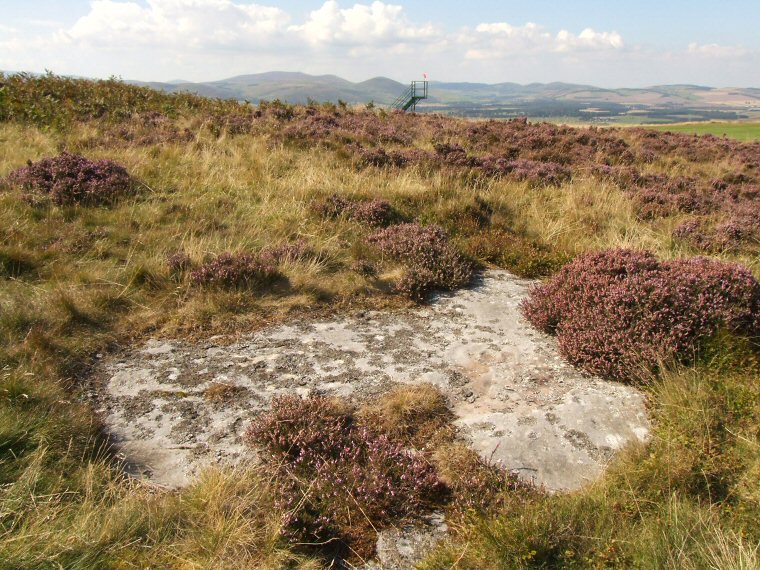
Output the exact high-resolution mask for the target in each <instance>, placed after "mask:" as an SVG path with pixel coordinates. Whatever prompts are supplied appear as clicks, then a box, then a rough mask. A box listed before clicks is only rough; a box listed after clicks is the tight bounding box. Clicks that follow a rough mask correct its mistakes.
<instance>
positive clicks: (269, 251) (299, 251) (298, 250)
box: [259, 240, 317, 266]
mask: <svg viewBox="0 0 760 570" xmlns="http://www.w3.org/2000/svg"><path fill="white" fill-rule="evenodd" d="M316 255H317V253H316V252H315V251H314V249H313V248H312V247H311V246H310V245H309V244H307V243H306V242H305V241H303V240H299V241H296V242H293V243H288V242H282V243H278V244H274V245H268V246H266V247H264V248H263V249H262V250H261V251H260V252H259V261H261V263H263V264H264V265H268V266H275V265H279V264H281V263H286V262H292V261H300V260H304V259H309V258H314V257H316Z"/></svg>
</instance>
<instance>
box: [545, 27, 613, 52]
mask: <svg viewBox="0 0 760 570" xmlns="http://www.w3.org/2000/svg"><path fill="white" fill-rule="evenodd" d="M554 41H555V49H556V50H557V51H573V50H583V49H589V50H607V49H614V50H618V49H622V48H623V47H624V43H623V36H621V35H620V34H618V33H617V32H595V31H594V30H593V29H591V28H586V29H585V30H583V31H582V32H581V33H580V34H578V35H577V36H576V35H575V34H572V33H570V32H568V31H567V30H561V31H560V32H559V33H558V34H557V37H556V38H555V40H554Z"/></svg>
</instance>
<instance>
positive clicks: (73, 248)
mask: <svg viewBox="0 0 760 570" xmlns="http://www.w3.org/2000/svg"><path fill="white" fill-rule="evenodd" d="M39 81H43V82H48V83H46V84H45V86H46V89H47V88H48V87H50V86H51V85H52V87H50V88H51V89H53V88H56V87H55V86H56V84H55V80H54V78H53V79H51V78H42V79H40V80H39ZM77 86H79V87H77ZM26 87H28V85H27V86H26ZM78 88H82V89H83V90H82V91H81V94H82V97H81V98H82V99H83V103H82V105H74V106H73V107H72V106H71V105H73V103H72V104H71V105H69V104H67V105H61V106H57V105H55V104H50V101H49V100H44V101H41V100H40V101H38V98H39V97H41V93H43V92H45V90H43V89H37V88H30V89H27V90H26V91H23V97H21V96H19V98H18V100H14V102H13V105H12V106H10V107H8V108H11V109H13V110H14V113H15V115H13V116H10V117H2V119H3V121H2V122H0V178H2V177H4V176H5V175H7V174H8V173H9V172H10V171H11V170H13V169H15V168H18V167H20V166H23V165H24V164H25V163H26V161H27V160H38V159H40V158H42V157H46V156H54V155H56V154H57V153H58V152H59V151H61V150H64V149H65V150H67V151H69V152H79V153H83V154H85V155H86V156H88V157H89V158H93V159H95V158H108V159H111V160H114V161H116V162H118V163H119V164H122V165H124V166H125V167H126V169H127V170H128V171H129V173H130V174H132V175H133V176H134V177H135V178H136V179H137V180H139V181H140V190H139V192H138V193H137V194H136V195H134V196H130V197H128V198H125V199H122V200H120V201H118V202H117V203H115V204H114V205H113V206H110V207H82V206H61V207H57V206H52V207H47V208H39V207H34V206H31V205H29V204H26V203H24V202H23V201H22V200H20V199H19V196H18V193H17V191H16V190H15V189H10V188H3V187H2V186H0V568H53V567H64V568H93V567H98V568H138V567H139V568H146V567H160V568H207V567H217V568H231V567H263V568H278V567H304V568H315V567H319V566H320V565H322V564H323V559H321V558H320V557H319V556H318V555H315V554H314V553H313V552H312V553H309V554H304V553H302V552H298V551H296V550H294V549H293V547H292V546H290V545H288V544H287V543H286V542H285V541H284V540H283V539H282V537H281V536H280V531H281V528H280V526H281V524H282V515H283V514H284V513H282V512H279V511H278V509H277V508H276V507H275V506H274V503H273V499H272V497H273V493H272V492H271V489H272V484H273V482H272V481H271V480H269V479H268V477H267V476H266V474H264V473H262V472H261V471H259V470H257V469H256V468H254V467H245V466H241V467H240V468H239V469H238V470H222V471H217V470H211V471H209V472H207V473H205V474H204V475H203V476H202V477H201V478H200V479H199V480H198V481H197V482H196V483H194V484H193V485H192V486H191V487H189V488H187V489H184V490H182V491H177V492H168V491H166V490H163V489H159V488H155V487H152V486H150V485H147V484H143V483H138V482H135V481H133V480H129V479H126V478H125V477H124V476H122V475H121V474H120V472H119V469H118V459H117V458H115V457H112V455H111V451H110V450H109V447H108V442H107V441H106V439H105V437H104V436H103V434H102V433H101V426H100V425H99V424H98V421H97V418H96V416H95V415H94V414H93V413H92V410H91V409H90V407H89V405H87V404H86V403H85V402H86V398H85V397H84V396H85V394H86V392H87V390H88V389H89V385H88V382H89V380H88V378H89V376H88V373H89V371H90V369H91V367H92V365H93V363H94V362H95V361H96V358H95V355H96V354H99V353H106V352H108V351H109V350H111V349H113V348H114V347H118V346H120V345H128V344H130V343H133V342H139V341H141V340H143V339H145V338H147V337H152V336H159V337H160V336H169V337H184V338H190V339H192V338H204V337H208V336H210V335H214V334H226V335H228V336H235V335H239V334H242V333H244V332H247V331H252V330H256V329H258V328H260V327H262V326H265V325H267V324H270V323H273V322H277V321H282V320H285V319H292V318H298V317H302V316H304V315H317V314H319V315H325V314H329V313H333V312H339V311H342V310H345V309H347V308H361V307H372V308H392V309H404V308H407V307H409V306H410V303H409V302H408V301H406V300H403V299H400V298H399V297H397V296H395V295H392V294H391V293H390V291H391V290H392V285H393V279H394V276H396V275H397V274H398V273H399V269H400V268H399V266H398V265H395V264H394V263H392V262H389V261H388V260H385V259H380V258H377V257H376V256H375V254H373V252H372V250H371V249H370V248H369V247H368V246H366V244H365V243H364V241H363V238H364V236H366V235H368V234H369V232H370V231H371V228H367V227H366V226H363V225H362V224H361V223H360V222H357V221H355V220H352V219H350V218H349V217H346V216H341V217H336V218H330V219H326V218H324V217H321V216H319V215H316V214H315V213H314V211H313V208H312V205H313V204H314V203H315V202H320V201H324V200H325V199H326V198H328V197H330V196H332V195H333V194H336V193H338V194H339V195H341V196H345V197H349V198H351V199H353V200H369V199H375V198H378V199H384V200H387V201H388V202H390V203H391V205H392V206H393V208H394V209H395V210H396V211H397V212H398V215H399V216H400V218H401V219H408V220H417V221H418V222H419V223H422V224H438V225H440V226H442V227H444V228H445V229H446V230H447V231H448V233H449V234H450V237H451V241H452V243H453V244H454V245H455V246H456V247H457V248H458V249H459V250H460V251H462V252H464V253H465V254H467V255H469V256H470V258H472V259H473V261H475V262H479V263H480V264H481V265H483V266H492V267H504V268H508V269H511V270H514V271H518V272H519V273H521V274H523V275H528V276H542V275H547V274H550V273H552V272H553V271H555V270H556V269H557V268H558V267H559V266H560V265H561V263H563V262H564V261H565V260H568V259H570V258H572V257H573V256H574V255H576V254H578V253H581V252H585V251H589V250H596V249H600V248H606V247H618V246H625V247H633V248H640V249H649V250H651V251H653V252H655V253H656V254H657V255H659V256H660V257H662V258H666V259H670V258H676V257H681V256H684V255H690V254H692V253H694V252H693V251H692V250H690V249H689V248H688V247H687V246H685V245H683V244H681V243H680V242H678V241H676V240H674V239H673V238H672V230H673V228H674V227H675V226H676V225H677V224H678V223H679V221H680V220H681V219H682V218H683V217H684V216H683V215H677V216H674V217H667V218H657V219H655V220H651V221H645V220H641V219H640V218H638V217H637V215H636V209H635V204H634V203H633V201H632V200H631V198H630V196H629V195H628V194H626V193H625V192H623V191H622V190H621V189H620V188H619V187H618V186H617V185H616V184H614V183H611V182H605V181H601V180H599V179H597V178H594V177H593V176H592V175H591V174H588V173H584V172H578V173H576V175H575V176H574V177H573V179H572V180H571V181H569V182H566V183H563V184H561V185H560V186H538V187H533V188H531V187H529V186H528V185H527V184H526V183H521V182H515V181H512V180H509V179H506V178H475V179H473V178H471V177H468V176H467V175H465V174H461V173H458V172H456V171H451V170H447V169H445V168H428V167H426V166H424V165H414V166H410V167H408V168H404V169H378V168H357V166H356V164H355V162H354V161H352V159H351V157H350V155H348V154H347V151H345V149H343V148H334V147H332V146H331V145H330V144H327V143H326V144H306V145H303V144H289V143H287V142H283V141H282V139H281V138H280V137H279V132H278V131H277V129H276V128H274V127H273V128H271V129H270V130H264V131H261V132H253V133H243V134H239V135H237V136H232V134H230V133H229V132H227V131H226V130H225V129H224V128H222V127H219V124H221V123H219V118H220V117H221V116H226V115H229V114H236V113H241V112H242V111H241V110H240V109H239V108H238V106H236V105H234V104H226V103H225V104H221V103H219V102H210V101H208V100H203V99H200V98H173V97H172V96H169V95H165V94H153V93H152V92H151V93H146V92H143V91H141V90H139V89H137V88H131V87H127V86H122V87H120V86H119V84H118V83H117V84H113V83H109V82H105V84H104V85H101V86H100V87H98V85H97V84H95V85H94V86H93V85H92V84H90V83H87V82H85V83H81V84H80V83H78V82H77V81H75V80H71V81H69V82H67V83H66V86H65V89H66V90H70V89H73V90H75V91H76V89H78ZM99 89H101V90H103V89H105V90H106V91H105V96H104V97H102V98H101V99H103V100H105V101H107V102H108V103H107V106H110V107H108V109H107V110H108V112H107V113H106V115H104V116H100V117H99V116H97V113H96V112H99V111H98V109H97V108H94V107H92V106H91V105H89V104H88V103H87V100H85V99H87V98H88V97H89V98H90V99H92V98H93V95H92V93H93V92H94V93H95V94H97V93H98V90H99ZM49 90H50V89H48V91H49ZM53 92H55V89H53ZM67 92H68V91H67ZM8 93H9V91H8V90H6V91H5V92H4V95H3V96H8V95H7V94H8ZM24 98H26V99H24ZM53 99H55V97H53ZM74 99H75V98H73V99H71V100H74ZM67 100H68V99H67ZM267 109H270V110H272V109H274V111H276V112H280V111H282V109H281V108H280V107H279V106H277V105H271V106H270V107H266V106H265V107H264V110H265V111H266V110H267ZM149 110H157V111H161V112H163V113H165V114H166V116H167V117H169V119H170V120H171V121H172V124H176V125H178V126H179V127H183V128H184V126H189V127H192V136H191V138H189V139H187V140H175V139H171V140H162V141H153V142H151V141H147V142H145V143H144V144H133V143H124V142H123V141H121V142H119V140H118V139H114V138H113V137H112V136H111V134H110V133H112V129H113V128H114V125H116V126H118V125H122V124H123V125H128V126H130V128H131V126H132V125H133V123H132V121H134V120H135V119H133V117H135V116H139V113H143V112H146V111H149ZM32 111H33V112H32ZM248 111H249V110H246V111H245V112H248ZM250 112H253V110H252V109H251V110H250ZM282 112H286V111H282ZM325 112H330V109H329V108H325ZM93 113H95V116H93ZM471 124H474V122H472V121H467V122H462V123H457V125H460V126H466V125H471ZM142 128H143V127H140V129H142ZM140 132H142V131H140ZM147 132H148V134H150V132H151V131H147ZM162 132H163V131H162ZM415 132H416V133H417V135H416V136H417V139H416V140H414V142H413V144H414V146H415V147H418V148H421V149H428V150H430V149H431V142H430V133H428V132H426V131H425V130H424V129H421V130H420V131H415ZM106 135H108V136H106ZM162 136H163V135H162ZM456 136H457V135H456V134H454V135H452V138H453V139H454V138H456ZM643 168H645V169H647V170H651V171H660V172H668V173H674V174H683V173H691V174H695V175H699V176H701V177H704V178H706V179H711V178H714V177H717V176H720V175H722V174H724V173H725V172H728V171H731V169H732V168H733V166H732V163H730V160H729V159H722V160H719V161H714V162H710V163H692V162H688V161H686V160H684V159H683V158H680V157H671V156H663V157H659V158H658V160H657V161H656V162H655V163H652V164H648V165H646V166H645V167H643ZM301 241H303V242H305V244H306V245H307V246H308V247H310V248H311V249H313V250H314V251H315V252H317V255H315V256H313V257H309V258H304V259H293V260H285V261H283V262H282V263H281V264H280V265H279V267H278V271H279V272H280V273H282V274H283V276H284V279H281V280H276V281H274V282H271V283H264V284H256V285H252V286H251V287H249V288H242V289H229V288H224V287H201V286H197V285H194V284H193V283H192V282H191V280H190V279H189V274H188V271H186V270H184V269H180V270H178V269H176V268H174V269H172V268H171V267H170V265H169V264H168V263H167V259H168V258H169V257H170V256H171V255H173V254H175V253H176V252H177V251H184V252H185V253H186V255H187V256H188V258H189V262H190V264H191V266H192V267H198V266H199V265H200V264H202V263H203V262H204V261H207V260H208V259H210V258H213V257H214V256H215V255H217V254H219V253H221V252H225V251H229V252H244V251H246V252H258V251H260V250H261V249H262V248H264V247H266V246H269V245H273V244H279V243H283V242H291V243H295V242H301ZM719 255H720V257H721V258H724V259H730V260H735V261H738V262H741V263H743V264H745V265H747V266H748V267H750V268H751V269H752V270H753V271H754V273H755V275H756V276H758V275H760V257H758V255H757V252H756V251H755V250H752V249H748V250H740V251H736V252H732V253H728V252H723V253H720V254H719ZM373 256H374V257H373ZM362 264H367V266H370V265H371V266H372V268H373V270H372V271H369V270H367V271H365V270H363V269H362V270H361V271H360V270H357V267H359V268H361V267H364V265H362ZM375 269H377V271H375ZM718 353H720V354H722V355H723V356H722V357H721V358H718V357H717V356H716V357H715V358H714V362H712V364H710V363H706V364H700V365H698V366H696V367H694V368H690V369H684V370H679V371H674V372H672V373H669V374H667V375H665V376H664V377H663V378H661V379H660V380H659V381H658V383H657V384H656V385H653V386H652V387H651V390H650V400H651V402H652V409H653V414H654V421H655V438H654V440H653V442H652V443H651V444H650V445H649V446H643V447H636V448H633V449H630V450H628V451H627V452H626V453H624V454H623V455H622V456H621V458H620V459H619V460H618V461H617V462H616V463H615V464H613V465H612V466H611V469H610V472H609V474H608V476H607V477H605V478H604V479H603V480H601V481H600V482H599V483H598V484H596V485H594V486H593V487H591V488H589V489H587V490H584V491H583V492H579V493H573V494H568V495H555V496H552V495H545V494H543V493H538V492H533V493H531V492H525V493H506V494H504V496H503V497H502V498H501V499H499V500H495V499H494V500H493V501H492V500H491V498H493V497H491V492H490V491H489V501H488V503H489V505H490V506H488V505H485V506H484V505H483V504H481V502H479V501H477V500H476V499H477V497H469V498H467V497H466V493H464V491H463V492H462V495H463V497H464V498H463V499H462V501H463V502H462V505H464V506H462V508H460V509H458V510H457V509H454V510H455V511H456V512H455V513H453V514H452V517H453V518H452V521H454V520H456V521H457V522H456V524H453V522H452V528H453V530H454V532H453V538H452V541H451V542H450V543H447V544H445V545H443V546H442V547H441V548H440V549H439V550H438V551H437V552H435V553H433V554H432V555H431V558H430V560H428V561H427V562H426V563H425V564H426V565H427V567H430V568H443V567H445V568H449V567H451V566H452V564H455V563H456V564H455V565H458V567H463V568H464V567H472V568H480V567H489V566H490V567H539V566H540V565H541V564H544V565H545V567H546V566H549V567H551V566H554V567H557V566H562V565H564V566H570V567H573V566H574V567H604V566H605V565H607V566H612V567H614V566H616V565H617V566H626V565H627V566H634V567H635V566H636V565H638V567H642V568H655V567H668V566H670V567H674V568H675V567H683V568H689V567H694V568H703V567H715V568H731V567H736V568H740V567H742V568H752V567H756V566H757V558H758V553H757V548H756V545H757V544H758V539H760V536H758V535H759V534H760V533H759V532H758V528H757V525H756V522H754V521H756V520H757V517H758V516H760V490H759V489H758V485H757V481H758V480H760V461H759V460H758V454H759V453H760V452H759V451H758V449H760V447H759V446H760V443H759V440H758V437H759V436H758V434H759V433H760V431H759V427H758V426H760V417H759V416H758V414H759V412H758V409H757V402H758V400H759V398H760V395H758V392H757V389H758V386H759V385H760V383H759V382H758V381H757V380H758V375H757V369H756V368H753V367H752V366H751V365H750V364H747V363H746V362H745V361H747V360H751V359H748V358H745V357H744V356H742V355H743V354H744V352H742V351H739V350H733V351H730V350H724V351H723V352H720V351H718ZM716 354H717V353H716ZM719 360H720V362H718V361H719ZM740 363H744V364H741V365H740ZM206 397H207V398H209V399H210V400H214V401H224V400H225V399H226V398H229V397H234V394H233V393H231V392H230V389H229V387H227V386H226V385H221V384H220V385H218V386H215V387H214V388H213V389H212V390H210V391H209V393H207V394H206ZM364 413H365V414H368V415H369V416H371V417H374V418H376V419H377V421H378V422H379V423H382V424H383V425H385V426H386V429H387V430H388V431H389V432H392V433H395V434H397V435H398V436H400V437H402V438H406V439H407V441H409V442H410V443H411V444H414V445H419V446H422V445H428V444H429V445H431V446H432V447H436V446H438V445H439V443H440V440H446V438H447V437H448V436H449V435H450V434H448V433H447V432H446V429H445V426H446V425H447V422H448V419H449V416H448V413H447V411H446V410H445V406H444V405H443V403H442V402H441V401H440V400H439V399H438V398H437V397H436V396H435V394H433V393H425V392H421V393H407V392H404V391H403V390H399V391H398V392H396V393H394V394H392V395H391V397H389V399H387V400H385V401H383V402H378V403H377V406H375V407H373V408H370V409H367V410H365V411H364ZM420 418H424V419H425V421H424V422H422V423H419V422H417V421H413V420H418V419H420ZM442 433H443V435H441V434H442ZM460 455H463V453H462V452H461V450H459V451H457V457H459V456H460ZM464 455H466V453H465V454H464ZM441 456H444V457H446V454H443V455H442V454H440V453H439V454H438V455H437V457H439V459H440V457H441ZM449 456H450V457H453V456H454V453H453V451H452V453H451V454H449ZM465 459H466V458H465ZM465 459H463V460H462V464H463V465H464V464H466V463H467V462H466V460H465ZM440 461H442V462H443V463H446V462H447V461H450V462H451V463H455V462H453V461H451V460H447V459H443V460H440ZM444 471H445V470H444ZM462 471H463V470H462ZM459 475H461V473H449V478H450V481H452V485H454V486H456V485H457V483H456V481H458V480H459V479H458V478H457V477H458V476H459ZM473 477H474V479H473V480H476V481H479V482H483V481H485V482H489V481H497V480H496V479H493V478H492V474H490V473H477V474H475V475H473ZM468 481H469V479H468ZM462 486H463V487H466V485H464V484H462ZM492 486H498V484H497V483H495V482H494V483H493V485H492ZM486 507H488V508H486ZM456 513H459V514H456ZM454 514H456V516H454ZM460 515H461V516H460ZM742 565H743V566H742Z"/></svg>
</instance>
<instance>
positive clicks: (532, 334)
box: [100, 271, 648, 490]
mask: <svg viewBox="0 0 760 570" xmlns="http://www.w3.org/2000/svg"><path fill="white" fill-rule="evenodd" d="M530 285H531V282H530V281H526V280H522V279H518V278H516V277H515V276H513V275H511V274H509V273H507V272H504V271H491V272H487V273H486V274H485V275H484V276H483V278H482V279H481V282H480V283H479V284H477V285H476V286H475V287H473V288H472V289H469V290H464V291H458V292H456V293H453V294H450V295H441V296H439V297H438V298H437V299H436V300H435V301H434V302H433V303H432V304H431V305H430V306H428V307H423V308H419V309H415V310H412V311H409V312H406V313H379V312H371V313H367V314H357V315H353V316H350V317H344V318H339V319H336V320H331V321H312V322H308V321H307V322H296V323H291V324H287V325H282V326H277V327H273V328H270V329H267V330H263V331H260V332H258V333H256V334H253V335H250V336H248V337H245V338H244V339H243V340H241V341H239V342H237V343H235V344H232V345H226V346H224V345H218V344H216V343H215V342H214V341H213V340H210V341H208V342H206V343H204V344H188V343H185V342H179V341H178V342H173V341H169V342H167V341H155V340H154V341H150V342H148V343H147V344H146V345H145V346H143V347H142V348H141V349H138V350H135V351H132V352H129V353H124V354H122V355H120V356H119V357H116V358H113V359H110V360H107V361H106V362H105V363H104V364H103V367H102V370H101V374H102V377H103V390H102V393H101V394H100V402H101V407H102V412H103V416H104V419H105V422H106V425H107V427H108V428H109V429H110V430H111V432H112V433H113V434H114V436H115V437H116V438H117V440H118V441H119V442H120V443H121V446H122V449H123V452H124V454H125V455H126V457H127V459H128V462H129V465H130V466H131V468H132V469H133V470H134V471H135V472H137V473H142V474H144V475H145V476H148V477H150V478H151V479H152V480H154V481H155V482H157V483H161V484H164V485H168V486H181V485H184V484H186V483H188V482H189V481H190V480H191V478H192V477H193V476H194V475H195V474H196V473H197V471H198V469H199V468H201V467H202V466H203V465H206V464H208V463H212V462H235V461H239V460H241V459H244V458H246V457H248V456H250V454H251V452H250V451H249V450H247V449H246V447H245V445H244V444H243V442H242V439H241V435H242V433H243V431H244V429H245V427H246V425H247V423H248V422H249V420H250V419H251V417H252V416H253V415H255V414H256V413H258V412H260V411H262V410H264V409H266V408H267V406H268V405H269V402H270V401H271V399H272V397H273V396H276V395H278V394H286V393H298V394H302V395H306V394H308V393H311V392H320V393H325V394H332V395H338V396H344V397H348V398H352V399H355V400H369V399H372V398H373V397H375V396H376V395H378V394H381V393H383V392H386V391H388V390H389V389H390V388H391V387H392V386H393V385H394V384H395V383H417V382H430V383H433V384H435V385H437V386H439V387H440V388H441V390H442V391H443V392H444V393H445V394H446V395H447V396H448V397H449V399H450V402H451V404H452V407H453V409H454V412H455V413H456V415H457V417H458V420H457V423H458V424H459V426H460V427H461V431H462V434H463V436H464V437H466V438H467V439H468V440H469V441H470V442H471V445H472V446H473V447H474V448H475V449H477V450H478V451H479V452H480V453H481V454H482V455H483V456H484V457H486V458H489V459H491V460H492V461H497V462H500V463H501V464H502V465H504V466H505V467H507V468H509V469H513V470H516V471H518V472H519V473H520V474H521V475H522V476H523V477H525V478H528V479H533V480H535V481H536V482H537V483H538V484H543V485H545V486H546V487H547V488H549V489H553V490H559V489H575V488H578V487H579V486H581V485H583V484H584V483H585V482H587V481H590V480H592V479H594V478H595V477H596V476H597V475H598V474H599V473H600V471H601V470H602V469H603V467H604V465H605V463H606V462H607V461H608V460H609V459H610V457H611V456H612V454H613V453H614V452H615V450H617V449H619V448H620V447H621V446H623V445H624V444H625V443H626V442H628V441H631V440H636V439H638V440H644V439H646V437H647V434H648V421H647V416H646V411H645V407H644V399H643V396H642V394H641V393H640V392H638V391H637V390H636V389H634V388H633V387H630V386H625V385H622V384H618V383H614V382H608V381H604V380H601V379H598V378H594V377H590V376H588V375H586V374H583V373H582V372H580V371H579V370H577V369H576V368H574V367H573V366H571V365H569V364H567V363H566V362H564V361H563V360H562V359H561V358H560V357H559V355H558V353H557V348H556V343H555V341H554V339H552V338H550V337H547V336H546V335H543V334H541V333H539V332H537V331H535V330H534V329H533V328H531V327H530V325H529V324H528V323H527V322H526V321H525V320H524V319H523V317H522V315H521V314H520V312H519V309H518V305H519V303H520V301H521V300H522V299H523V298H524V297H525V296H526V295H527V293H528V290H529V287H530Z"/></svg>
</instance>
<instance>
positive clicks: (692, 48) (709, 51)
mask: <svg viewBox="0 0 760 570" xmlns="http://www.w3.org/2000/svg"><path fill="white" fill-rule="evenodd" d="M687 52H688V53H689V54H691V55H697V56H706V57H711V58H737V57H744V56H747V55H750V54H751V53H752V52H751V51H750V50H748V49H747V48H744V47H742V46H730V45H720V44H698V43H696V42H692V43H690V44H689V47H688V49H687Z"/></svg>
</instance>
